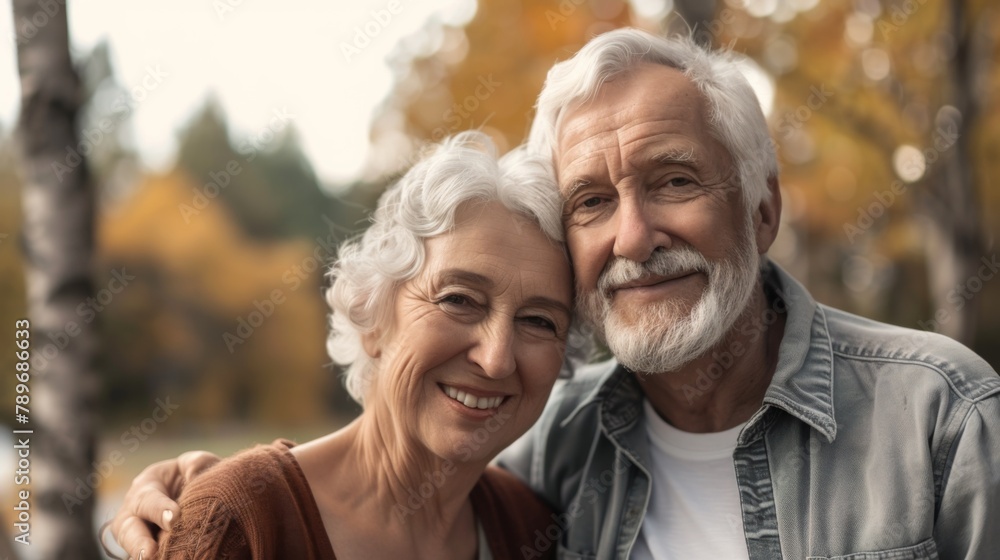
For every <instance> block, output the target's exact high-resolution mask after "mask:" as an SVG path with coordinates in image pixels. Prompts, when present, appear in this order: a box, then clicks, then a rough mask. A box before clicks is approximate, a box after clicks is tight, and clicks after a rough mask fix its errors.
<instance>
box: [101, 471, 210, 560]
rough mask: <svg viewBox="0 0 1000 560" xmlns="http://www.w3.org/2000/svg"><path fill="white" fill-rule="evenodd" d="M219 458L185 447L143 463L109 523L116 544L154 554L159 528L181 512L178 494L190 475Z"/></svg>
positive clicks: (145, 557) (133, 554) (135, 553)
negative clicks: (172, 456)
mask: <svg viewBox="0 0 1000 560" xmlns="http://www.w3.org/2000/svg"><path fill="white" fill-rule="evenodd" d="M218 462H219V457H218V456H216V455H213V454H211V453H209V452H207V451H188V452H187V453H184V454H182V455H181V456H180V457H177V458H176V459H167V460H166V461H160V462H159V463H154V464H152V465H150V466H148V467H146V468H145V469H144V470H143V471H142V472H141V473H139V476H136V477H135V480H133V481H132V487H131V488H129V490H128V492H126V493H125V501H124V502H122V507H121V508H120V509H119V510H118V513H117V514H115V517H114V519H112V520H111V523H110V524H109V525H108V528H109V529H111V534H112V535H114V537H115V540H116V541H118V544H119V545H121V547H122V548H124V549H125V552H126V553H127V554H128V555H129V557H130V558H137V559H138V558H142V560H150V559H152V558H155V557H156V549H157V543H156V538H157V535H159V532H160V530H161V529H162V530H164V531H170V522H171V520H173V519H174V518H175V517H177V514H178V513H179V512H180V507H179V506H178V505H177V501H176V500H177V498H178V497H179V496H180V495H181V490H183V489H184V486H186V485H187V484H188V483H189V482H191V479H193V478H195V477H196V476H198V475H199V474H200V473H201V472H202V471H204V470H205V469H208V468H209V467H211V466H213V465H215V464H216V463H218Z"/></svg>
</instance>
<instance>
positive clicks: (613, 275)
mask: <svg viewBox="0 0 1000 560" xmlns="http://www.w3.org/2000/svg"><path fill="white" fill-rule="evenodd" d="M746 223H747V226H746V227H745V228H744V229H743V232H742V237H741V238H740V239H738V240H737V243H736V247H735V249H734V251H733V253H732V255H730V256H728V257H727V258H726V259H725V260H721V261H715V262H711V261H709V260H708V259H706V258H705V256H704V255H702V254H701V253H699V252H698V251H696V250H694V249H692V248H691V247H680V248H677V249H672V250H669V251H667V250H661V249H657V250H656V251H654V252H653V255H652V256H650V258H649V260H647V261H646V262H644V263H638V262H635V261H631V260H629V259H625V258H622V257H617V258H615V259H614V260H613V261H611V262H610V263H609V264H608V265H607V267H606V268H605V270H604V272H602V273H601V277H600V279H599V280H598V282H597V289H596V290H591V291H589V292H587V293H585V294H583V295H581V296H580V298H579V303H578V310H579V312H580V314H581V315H582V316H583V318H584V319H585V320H586V321H587V322H588V323H589V324H590V325H591V326H592V327H593V328H594V331H595V332H596V333H597V335H598V336H600V337H601V338H602V339H603V340H604V341H605V343H606V344H607V345H608V348H609V349H610V350H611V352H612V353H613V354H614V355H615V358H617V359H618V362H619V363H621V364H622V365H624V366H625V367H627V368H628V369H630V370H632V371H635V372H643V373H664V372H670V371H677V370H679V369H680V368H682V367H684V366H685V365H687V364H689V363H691V362H692V361H694V360H695V359H696V358H698V357H700V356H702V355H704V354H707V353H708V352H709V351H711V350H712V348H714V347H715V346H716V345H717V344H718V343H719V342H721V341H722V340H723V338H724V337H725V336H726V334H727V333H728V332H729V330H730V329H731V328H732V327H733V325H734V324H735V323H736V321H737V319H739V317H740V316H741V315H742V314H743V313H744V312H745V311H746V309H747V306H748V305H750V301H751V296H752V295H753V292H754V289H755V287H756V286H757V280H758V278H759V276H760V255H759V254H758V253H757V250H756V243H754V231H753V221H752V220H751V219H749V217H747V219H746ZM689 271H699V272H702V273H704V274H705V275H706V276H707V277H708V287H707V288H706V289H705V292H704V294H703V295H702V296H701V298H700V299H699V300H698V302H697V303H696V304H695V305H694V308H693V309H691V311H690V312H689V313H688V314H687V315H683V311H682V309H683V303H682V302H679V301H673V300H664V301H660V302H656V303H654V304H652V305H648V306H644V307H643V308H642V309H641V310H636V311H637V312H634V313H631V315H635V317H631V318H629V317H627V316H625V315H626V314H625V313H623V311H624V310H621V309H619V310H615V309H614V307H613V305H612V303H611V298H610V296H609V294H611V292H612V290H614V289H615V288H616V287H617V286H621V285H622V284H625V283H627V282H632V281H635V280H639V279H641V278H643V277H646V276H649V275H657V276H673V275H676V274H679V273H683V272H689ZM630 319H631V320H630Z"/></svg>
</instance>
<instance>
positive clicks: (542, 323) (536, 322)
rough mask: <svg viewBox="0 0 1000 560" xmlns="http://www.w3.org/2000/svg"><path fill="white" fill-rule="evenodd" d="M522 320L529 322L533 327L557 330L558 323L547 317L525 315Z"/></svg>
mask: <svg viewBox="0 0 1000 560" xmlns="http://www.w3.org/2000/svg"><path fill="white" fill-rule="evenodd" d="M521 321H522V322H524V323H527V324H528V325H531V326H532V327H538V328H541V329H545V330H549V331H552V332H556V324H555V323H553V322H552V321H550V320H548V319H546V318H545V317H539V316H537V315H532V316H530V317H524V318H523V319H521Z"/></svg>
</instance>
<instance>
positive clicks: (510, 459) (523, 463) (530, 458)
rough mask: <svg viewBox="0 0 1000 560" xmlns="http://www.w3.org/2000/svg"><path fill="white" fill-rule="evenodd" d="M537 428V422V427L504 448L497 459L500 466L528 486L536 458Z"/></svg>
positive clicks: (536, 425)
mask: <svg viewBox="0 0 1000 560" xmlns="http://www.w3.org/2000/svg"><path fill="white" fill-rule="evenodd" d="M537 429H538V424H537V423H536V424H535V427H533V428H532V429H530V430H528V432H527V433H525V434H524V435H522V436H521V437H520V438H518V440H517V441H515V442H514V443H512V444H511V445H510V447H508V448H507V449H504V450H503V451H502V452H501V453H500V455H499V456H497V459H496V464H497V465H498V466H499V467H501V468H503V469H504V470H506V471H508V472H510V473H511V474H513V475H514V476H516V477H517V478H519V479H521V481H522V482H524V483H525V484H527V485H528V486H531V465H532V463H533V462H534V460H535V459H534V455H535V440H536V439H537V438H538V436H537V435H536V434H535V433H534V432H535V430H537Z"/></svg>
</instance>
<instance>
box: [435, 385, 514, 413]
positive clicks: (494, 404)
mask: <svg viewBox="0 0 1000 560" xmlns="http://www.w3.org/2000/svg"><path fill="white" fill-rule="evenodd" d="M441 390H442V391H444V394H446V395H448V397H449V398H450V399H452V400H454V401H457V402H459V403H461V404H462V405H463V406H465V407H466V408H471V409H473V410H491V409H495V408H498V407H499V406H500V405H501V404H503V402H504V400H506V398H507V397H506V396H504V395H499V396H494V397H477V396H476V395H473V394H472V393H469V392H466V391H463V390H461V389H456V388H455V387H452V386H450V385H441Z"/></svg>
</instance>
